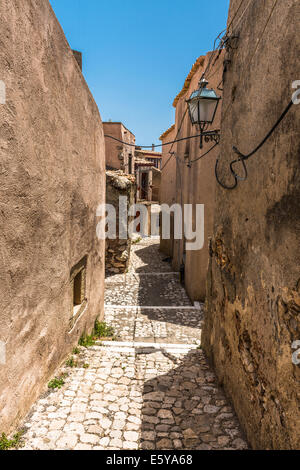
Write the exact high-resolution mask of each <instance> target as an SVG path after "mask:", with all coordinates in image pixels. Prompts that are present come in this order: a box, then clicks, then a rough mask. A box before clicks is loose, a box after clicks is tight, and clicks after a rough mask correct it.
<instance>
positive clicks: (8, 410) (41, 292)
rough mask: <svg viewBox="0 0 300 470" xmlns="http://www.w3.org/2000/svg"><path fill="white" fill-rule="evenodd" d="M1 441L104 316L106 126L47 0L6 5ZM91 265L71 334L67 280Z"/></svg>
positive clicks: (1, 36)
mask: <svg viewBox="0 0 300 470" xmlns="http://www.w3.org/2000/svg"><path fill="white" fill-rule="evenodd" d="M0 70H1V77H0V78H1V80H3V81H4V82H5V84H6V91H7V102H6V104H5V105H1V106H0V154H1V163H0V220H1V240H0V257H1V264H0V296H1V314H0V317H1V321H0V340H1V341H3V342H5V343H6V354H7V361H6V364H5V365H0V431H1V432H3V431H5V432H9V431H10V430H11V429H12V428H15V426H16V425H17V424H18V422H19V421H20V419H21V418H22V417H23V416H24V415H25V414H26V412H27V410H28V408H29V406H30V405H31V404H32V402H33V401H34V400H35V399H36V397H37V396H38V395H39V393H40V392H41V391H42V389H43V387H44V386H45V384H46V383H47V381H48V379H49V378H50V377H51V375H52V374H53V372H54V370H55V369H56V367H57V366H58V365H59V364H60V363H61V362H62V361H63V360H64V359H65V357H66V355H67V354H68V352H69V351H70V350H71V348H72V346H73V345H74V344H76V343H77V341H78V338H79V337H80V335H81V333H82V332H83V330H84V329H87V330H89V329H90V328H91V327H92V325H93V322H94V320H95V318H96V317H97V316H98V315H99V316H101V315H103V282H104V242H102V241H101V242H100V241H99V240H98V239H97V238H96V223H97V220H96V208H97V206H98V204H99V203H102V202H104V194H105V170H104V166H105V155H104V137H103V130H102V124H101V118H100V116H99V112H98V109H97V106H96V104H95V102H94V101H93V98H92V96H91V94H90V92H89V89H88V87H87V85H86V83H85V81H84V78H83V76H82V74H81V72H80V69H79V67H78V64H77V63H76V60H75V58H74V56H73V53H72V51H71V49H70V48H69V46H68V44H67V42H66V39H65V36H64V34H63V32H62V30H61V28H60V26H59V24H58V22H57V20H56V18H55V16H54V13H53V11H52V9H51V7H50V5H49V3H48V1H45V0H26V1H25V2H20V1H19V0H2V1H1V4H0ZM85 256H87V270H86V299H87V307H86V309H85V311H84V313H83V315H82V316H81V318H79V319H78V321H77V323H76V325H75V327H74V329H73V330H72V332H69V330H70V316H72V313H73V309H72V306H73V292H72V289H71V284H70V273H71V270H72V268H73V266H75V265H76V264H77V263H78V262H80V260H81V259H83V258H84V257H85Z"/></svg>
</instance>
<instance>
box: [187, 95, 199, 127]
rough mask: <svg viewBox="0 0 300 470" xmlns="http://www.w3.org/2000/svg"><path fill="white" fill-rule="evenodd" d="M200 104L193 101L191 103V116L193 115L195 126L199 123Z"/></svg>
mask: <svg viewBox="0 0 300 470" xmlns="http://www.w3.org/2000/svg"><path fill="white" fill-rule="evenodd" d="M198 104H199V101H198V100H193V101H190V102H189V107H190V115H191V120H192V123H193V124H197V123H198V121H199V115H198Z"/></svg>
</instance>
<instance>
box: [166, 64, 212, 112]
mask: <svg viewBox="0 0 300 470" xmlns="http://www.w3.org/2000/svg"><path fill="white" fill-rule="evenodd" d="M205 58H206V55H201V56H200V57H198V59H197V60H196V62H195V63H194V64H193V66H192V68H191V70H190V73H189V74H188V76H187V78H186V80H185V82H184V85H183V87H182V90H181V91H180V92H179V93H178V95H177V96H176V98H175V100H174V101H173V106H174V108H176V106H177V103H178V101H179V100H180V98H181V97H182V96H183V95H185V93H186V92H187V90H188V89H189V86H190V83H191V81H192V78H193V76H194V75H195V73H196V72H197V70H198V69H199V67H202V66H203V65H204V61H205Z"/></svg>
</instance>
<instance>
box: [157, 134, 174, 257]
mask: <svg viewBox="0 0 300 470" xmlns="http://www.w3.org/2000/svg"><path fill="white" fill-rule="evenodd" d="M175 137H176V132H175V125H174V126H172V128H170V130H169V131H168V132H165V133H164V134H163V135H162V136H161V137H160V140H161V142H162V143H163V144H165V143H167V142H172V141H173V140H175ZM174 147H175V145H174V146H173V149H172V145H171V144H170V145H166V146H164V147H162V172H161V183H160V204H168V205H169V206H172V205H173V204H174V203H175V201H176V159H175V158H174V157H172V158H170V151H173V150H174ZM168 160H169V162H168V164H167V161H168ZM160 250H161V251H162V252H163V253H165V254H166V255H168V256H173V241H172V239H170V240H163V239H162V238H161V239H160Z"/></svg>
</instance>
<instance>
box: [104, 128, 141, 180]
mask: <svg viewBox="0 0 300 470" xmlns="http://www.w3.org/2000/svg"><path fill="white" fill-rule="evenodd" d="M103 127H104V134H105V136H107V135H109V136H112V137H114V138H116V139H118V140H121V141H122V142H126V143H128V144H130V145H126V144H123V143H121V142H118V141H116V140H113V139H111V138H109V137H105V159H106V167H107V169H108V170H122V171H123V172H124V173H125V174H127V175H133V174H134V169H135V147H134V145H135V136H134V134H133V133H132V132H130V131H129V130H128V129H127V128H126V127H125V126H124V124H122V122H104V123H103Z"/></svg>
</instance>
